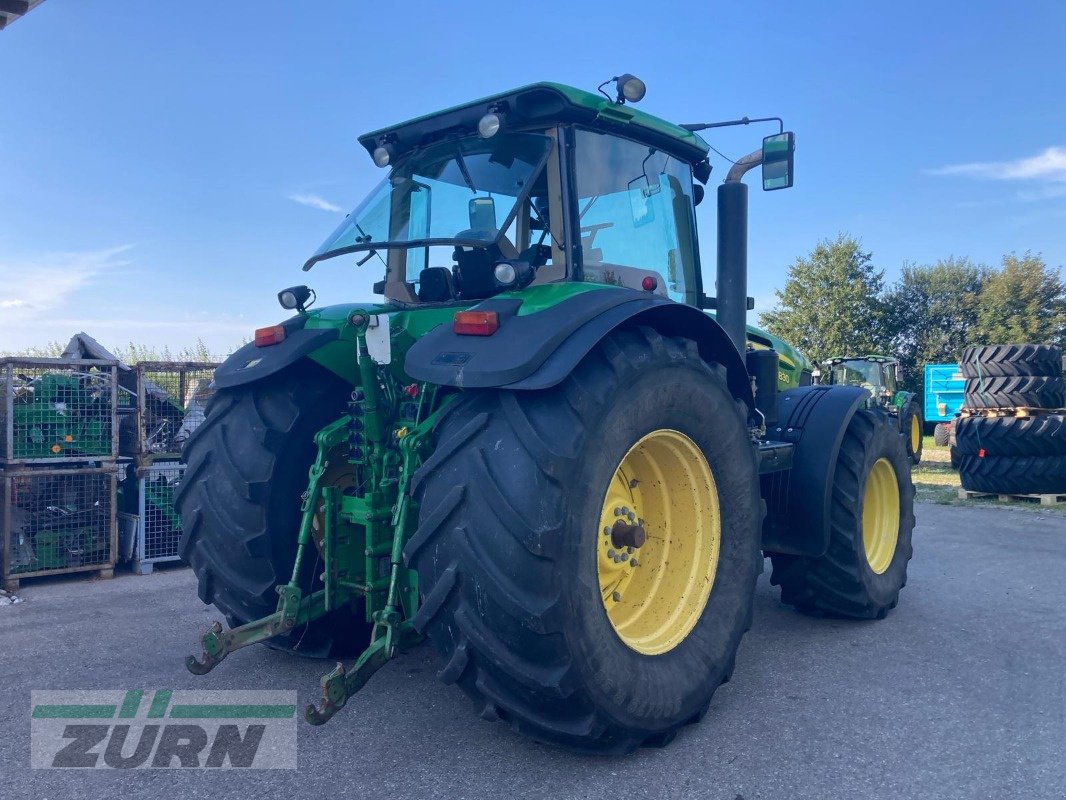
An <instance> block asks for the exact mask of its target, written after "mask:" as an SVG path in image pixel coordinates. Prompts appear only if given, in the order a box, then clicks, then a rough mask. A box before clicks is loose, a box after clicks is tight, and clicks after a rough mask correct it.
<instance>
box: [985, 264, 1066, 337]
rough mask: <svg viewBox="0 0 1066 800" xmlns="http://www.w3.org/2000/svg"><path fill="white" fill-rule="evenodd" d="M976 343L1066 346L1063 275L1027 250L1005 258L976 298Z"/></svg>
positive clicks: (1065, 295) (1065, 308) (1065, 305)
mask: <svg viewBox="0 0 1066 800" xmlns="http://www.w3.org/2000/svg"><path fill="white" fill-rule="evenodd" d="M971 338H972V340H973V342H972V343H973V344H1018V343H1023V342H1059V343H1066V283H1064V282H1063V280H1062V275H1061V270H1060V269H1057V268H1053V267H1048V266H1047V264H1045V263H1044V259H1043V258H1042V257H1041V256H1040V255H1039V254H1037V255H1033V254H1032V253H1031V252H1029V251H1026V253H1025V255H1024V256H1022V257H1021V258H1018V257H1017V256H1016V255H1014V254H1013V253H1012V254H1010V255H1006V256H1003V268H1002V269H1001V270H1000V271H999V272H994V273H992V274H991V275H989V276H988V277H987V279H986V280H985V281H984V284H983V285H982V287H981V292H980V294H979V295H978V298H977V324H976V327H975V329H974V331H973V335H972V337H971Z"/></svg>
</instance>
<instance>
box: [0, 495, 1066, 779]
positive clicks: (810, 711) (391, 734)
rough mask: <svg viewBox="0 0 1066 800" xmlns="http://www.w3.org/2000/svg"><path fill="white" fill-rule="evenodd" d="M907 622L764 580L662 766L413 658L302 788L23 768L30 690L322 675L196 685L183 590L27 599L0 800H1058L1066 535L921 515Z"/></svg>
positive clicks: (359, 713) (396, 666) (151, 579)
mask: <svg viewBox="0 0 1066 800" xmlns="http://www.w3.org/2000/svg"><path fill="white" fill-rule="evenodd" d="M918 520H919V527H918V529H917V530H916V531H915V537H914V539H915V560H914V561H912V562H911V571H910V582H909V584H908V586H907V587H906V588H905V589H904V591H903V595H902V598H901V602H900V605H899V608H898V609H896V611H895V612H893V613H892V614H890V615H889V617H888V619H886V620H884V621H882V622H871V623H866V622H848V621H841V620H826V619H811V618H808V617H804V616H802V615H800V614H797V613H795V612H794V611H792V610H791V609H789V608H787V607H785V606H782V605H781V603H780V602H779V600H778V596H777V591H776V589H773V588H772V587H771V586H770V585H769V576H768V574H764V575H763V576H762V578H761V579H760V582H759V586H758V590H757V594H756V598H755V602H756V608H755V627H754V628H753V630H752V631H751V633H750V634H749V635H748V636H747V637H746V638H745V640H744V642H743V644H742V645H741V651H740V654H739V657H738V660H737V669H736V673H735V674H734V676H733V680H732V682H731V683H729V684H727V685H726V686H724V687H723V688H722V689H721V690H719V692H718V693H717V694H716V695H715V698H714V702H713V703H712V705H711V711H710V713H709V714H708V715H707V717H706V718H705V719H704V721H703V722H702V723H701V724H700V725H697V726H693V727H690V728H688V729H686V730H685V731H684V732H683V733H682V734H681V735H680V736H679V737H678V738H677V740H676V741H675V742H674V743H673V744H672V745H671V746H670V747H668V748H666V749H664V750H643V751H640V752H639V753H637V754H636V755H634V756H631V757H629V758H625V759H602V758H587V757H578V756H573V755H570V754H568V753H565V752H561V751H558V750H555V749H552V748H548V747H545V746H542V745H538V744H534V743H532V742H529V741H527V740H525V739H523V738H520V737H518V736H516V735H514V734H512V733H511V732H510V731H509V730H508V729H507V728H506V727H504V726H503V725H502V724H500V723H488V722H484V721H481V720H479V719H477V718H476V717H475V716H474V715H473V714H472V712H471V707H470V704H469V703H468V702H467V701H466V699H465V698H464V697H463V696H462V695H461V694H460V693H459V692H458V690H456V689H454V688H452V687H445V686H442V685H440V684H438V683H437V681H436V678H435V670H436V659H435V655H434V653H433V652H432V651H431V650H430V649H429V648H428V647H425V646H422V647H419V648H418V649H416V650H414V651H413V652H411V653H408V654H406V655H404V656H402V657H401V658H399V659H398V660H396V661H395V662H393V663H392V664H389V665H387V666H386V667H385V668H384V669H383V670H382V671H381V672H379V673H378V674H377V675H376V676H375V677H374V678H373V679H372V680H371V682H370V683H369V685H368V686H367V687H366V688H365V689H364V690H363V692H362V693H361V694H359V695H358V696H357V697H356V698H354V699H353V700H352V701H350V702H349V704H348V706H347V707H346V708H345V709H343V710H342V711H341V713H340V714H339V715H338V716H337V717H336V718H335V719H334V720H333V721H331V722H330V723H329V724H328V725H327V726H325V727H322V728H312V727H311V726H308V725H304V724H302V723H301V724H300V727H299V765H300V767H299V771H298V772H290V771H286V772H275V771H272V772H248V771H240V770H226V771H213V772H211V773H207V772H206V771H204V770H186V771H179V770H154V771H152V770H148V771H141V772H136V773H132V772H115V771H107V770H97V771H92V772H87V771H82V770H78V771H71V772H66V771H59V770H48V771H36V772H34V771H32V770H30V769H29V766H28V765H29V716H28V707H29V692H30V689H70V688H84V689H116V688H121V689H154V688H160V687H162V688H174V689H180V688H205V689H257V688H271V689H295V690H297V691H298V692H299V695H300V699H301V702H304V701H309V700H312V699H315V695H316V694H317V683H318V677H319V675H320V674H321V673H322V672H325V671H326V670H327V669H328V667H329V666H330V665H328V664H323V663H321V662H312V661H306V660H299V659H294V658H291V657H288V656H285V655H283V654H280V653H276V652H273V651H270V650H268V649H266V648H262V647H256V648H252V649H249V650H245V651H242V652H239V653H236V654H235V655H233V656H232V657H230V658H229V659H228V660H227V661H226V663H224V664H223V665H221V666H220V667H219V668H218V669H216V670H215V671H214V672H213V673H211V674H210V675H207V676H204V677H201V678H197V677H195V676H193V675H190V674H189V673H188V672H187V671H186V670H185V668H184V666H183V665H182V659H183V657H184V655H185V654H186V653H190V652H193V651H194V650H195V649H196V647H195V645H196V641H197V636H198V632H199V631H201V630H202V629H204V628H205V627H206V626H207V625H208V624H209V623H210V622H211V620H212V619H213V618H214V616H215V615H214V614H213V613H212V611H211V610H210V609H207V608H205V607H204V606H202V605H201V604H200V603H199V601H198V600H197V599H196V596H195V581H194V579H193V576H192V574H191V573H190V572H189V571H188V570H184V569H176V570H168V571H159V572H157V573H156V574H154V575H151V576H147V577H136V576H128V575H123V576H121V577H119V578H117V579H115V580H112V581H99V582H93V581H88V580H73V581H64V582H51V583H43V584H42V583H32V582H29V581H27V582H26V584H25V585H24V586H23V589H22V591H21V592H20V593H19V594H20V596H21V597H23V598H24V599H25V602H24V603H22V604H21V605H15V606H5V607H2V608H0V676H3V677H2V678H0V730H3V731H4V736H3V745H2V746H0V798H4V800H6V799H7V798H30V797H34V798H41V800H43V799H44V798H62V799H63V800H77V798H93V800H96V798H99V797H103V796H109V795H117V796H133V797H145V798H156V797H159V798H162V797H173V796H176V795H179V794H180V795H196V796H206V794H207V793H208V792H211V793H212V794H215V795H216V796H234V795H235V794H236V793H237V792H242V793H248V795H249V796H253V795H265V796H272V797H280V796H292V797H304V796H307V797H312V796H313V797H361V796H366V797H384V796H391V797H396V798H408V797H442V798H493V800H496V799H497V798H510V797H552V798H570V797H617V796H622V797H625V798H627V799H628V800H635V799H636V798H641V797H649V798H682V797H699V798H708V799H709V798H722V800H735V798H737V797H738V796H740V797H742V798H745V800H752V799H753V798H781V797H793V798H819V800H822V799H826V798H838V797H839V798H848V800H853V799H854V798H910V797H916V798H917V797H920V798H941V797H943V798H963V797H965V798H985V797H987V798H1003V797H1024V798H1063V797H1064V796H1066V670H1064V669H1063V663H1064V661H1066V611H1064V608H1063V600H1062V591H1061V587H1062V576H1063V574H1064V573H1066V520H1064V519H1063V517H1062V516H1058V515H1052V514H1041V513H1033V512H1019V511H1012V510H1009V509H997V508H987V509H986V508H952V507H947V506H935V505H922V506H920V507H919V508H918Z"/></svg>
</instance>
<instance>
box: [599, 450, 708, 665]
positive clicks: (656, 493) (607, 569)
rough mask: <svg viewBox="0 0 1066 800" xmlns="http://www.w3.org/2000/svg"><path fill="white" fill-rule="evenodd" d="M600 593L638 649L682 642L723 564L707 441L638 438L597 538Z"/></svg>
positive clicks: (607, 498) (610, 493)
mask: <svg viewBox="0 0 1066 800" xmlns="http://www.w3.org/2000/svg"><path fill="white" fill-rule="evenodd" d="M596 542H597V572H598V576H599V582H600V595H601V596H602V598H603V605H604V608H605V609H606V610H607V618H608V619H609V620H610V622H611V626H612V627H613V628H614V630H615V633H617V634H618V636H619V638H620V639H621V640H622V641H623V642H625V644H626V645H628V646H629V647H630V648H632V649H633V650H636V651H637V652H638V653H643V654H645V655H658V654H660V653H665V652H667V651H669V650H672V649H673V648H675V647H677V645H678V644H680V643H681V642H682V641H684V639H685V637H686V636H688V634H689V633H690V632H691V631H692V629H693V628H694V627H695V626H696V623H697V622H698V621H699V619H700V616H701V615H702V614H703V609H704V608H705V607H706V606H707V600H708V598H709V597H710V595H711V587H712V586H714V576H715V572H716V571H717V569H718V554H719V551H720V549H721V542H722V515H721V509H720V507H719V503H718V487H717V486H716V485H715V482H714V476H713V475H712V474H711V467H710V465H709V464H708V463H707V459H706V457H705V456H704V455H703V452H702V451H701V450H700V448H699V447H698V446H697V445H696V443H695V442H693V441H692V440H691V439H689V438H688V437H687V436H685V434H683V433H679V432H678V431H673V430H668V429H661V430H657V431H653V432H652V433H649V434H648V435H647V436H644V437H643V438H642V439H640V441H638V442H637V443H636V444H635V445H633V446H632V447H631V448H630V449H629V452H627V453H626V454H625V456H624V457H623V458H622V461H621V463H619V465H618V467H617V468H616V469H615V472H614V475H613V476H612V478H611V482H610V485H609V486H608V487H607V492H606V494H605V495H604V498H603V507H602V510H601V512H600V527H599V531H598V532H597V537H596Z"/></svg>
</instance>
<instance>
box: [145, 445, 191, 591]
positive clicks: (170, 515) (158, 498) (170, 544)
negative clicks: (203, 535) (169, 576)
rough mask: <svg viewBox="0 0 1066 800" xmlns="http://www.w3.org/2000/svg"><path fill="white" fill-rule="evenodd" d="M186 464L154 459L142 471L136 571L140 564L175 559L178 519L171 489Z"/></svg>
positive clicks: (176, 555)
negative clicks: (155, 460)
mask: <svg viewBox="0 0 1066 800" xmlns="http://www.w3.org/2000/svg"><path fill="white" fill-rule="evenodd" d="M184 472H185V465H184V464H182V463H180V462H177V461H157V462H155V463H154V464H152V465H151V466H150V467H148V468H146V469H145V470H144V471H143V472H142V477H141V481H140V495H139V497H140V501H139V502H140V507H139V508H138V515H139V517H140V521H139V524H138V529H137V552H136V553H135V554H134V560H135V561H136V563H137V565H138V567H137V568H138V571H140V572H147V571H149V569H150V568H147V569H146V568H145V567H144V566H142V565H147V564H153V563H156V562H159V561H177V560H178V540H179V539H181V520H180V519H179V517H178V514H177V512H176V511H175V510H174V492H175V491H176V489H177V487H178V482H179V481H180V480H181V476H182V474H183V473H184Z"/></svg>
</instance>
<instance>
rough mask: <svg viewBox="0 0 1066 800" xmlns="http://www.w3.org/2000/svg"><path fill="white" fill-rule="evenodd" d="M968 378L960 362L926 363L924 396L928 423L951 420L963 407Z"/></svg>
mask: <svg viewBox="0 0 1066 800" xmlns="http://www.w3.org/2000/svg"><path fill="white" fill-rule="evenodd" d="M965 386H966V379H965V378H963V377H962V372H961V370H960V369H959V365H958V364H926V365H925V385H924V391H923V392H922V397H923V399H924V402H925V421H926V423H927V424H935V423H938V422H951V421H952V420H953V419H955V414H956V413H957V412H958V410H959V409H960V408H962V402H963V392H964V390H965Z"/></svg>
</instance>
